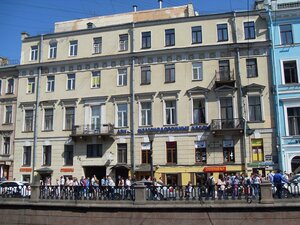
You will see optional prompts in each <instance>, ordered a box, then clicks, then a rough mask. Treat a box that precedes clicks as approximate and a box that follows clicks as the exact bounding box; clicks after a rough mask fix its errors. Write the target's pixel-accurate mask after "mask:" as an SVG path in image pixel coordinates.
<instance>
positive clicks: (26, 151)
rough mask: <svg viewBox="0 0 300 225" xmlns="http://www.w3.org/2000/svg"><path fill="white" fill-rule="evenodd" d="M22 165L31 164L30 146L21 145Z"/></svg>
mask: <svg viewBox="0 0 300 225" xmlns="http://www.w3.org/2000/svg"><path fill="white" fill-rule="evenodd" d="M23 166H31V146H24V147H23Z"/></svg>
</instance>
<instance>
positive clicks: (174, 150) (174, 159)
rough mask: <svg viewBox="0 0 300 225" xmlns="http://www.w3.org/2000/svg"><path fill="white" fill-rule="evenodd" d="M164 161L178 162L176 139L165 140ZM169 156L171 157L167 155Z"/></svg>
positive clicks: (169, 162) (168, 162)
mask: <svg viewBox="0 0 300 225" xmlns="http://www.w3.org/2000/svg"><path fill="white" fill-rule="evenodd" d="M172 143H173V144H174V145H175V147H174V146H168V144H169V145H171V144H172ZM166 154H167V157H166V162H167V164H177V163H178V149H177V141H167V142H166ZM169 156H171V158H170V157H169Z"/></svg>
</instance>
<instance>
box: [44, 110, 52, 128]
mask: <svg viewBox="0 0 300 225" xmlns="http://www.w3.org/2000/svg"><path fill="white" fill-rule="evenodd" d="M44 117H45V118H44V130H46V131H51V130H53V109H45V111H44Z"/></svg>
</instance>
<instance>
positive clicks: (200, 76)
mask: <svg viewBox="0 0 300 225" xmlns="http://www.w3.org/2000/svg"><path fill="white" fill-rule="evenodd" d="M195 70H196V71H197V78H195ZM192 80H193V81H202V80H203V62H192Z"/></svg>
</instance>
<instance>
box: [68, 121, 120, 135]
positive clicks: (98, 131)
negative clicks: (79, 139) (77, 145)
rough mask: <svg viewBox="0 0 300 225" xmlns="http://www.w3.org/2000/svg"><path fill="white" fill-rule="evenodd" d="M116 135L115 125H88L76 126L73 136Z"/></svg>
mask: <svg viewBox="0 0 300 225" xmlns="http://www.w3.org/2000/svg"><path fill="white" fill-rule="evenodd" d="M112 134H114V125H113V124H110V123H108V124H99V125H98V124H97V125H94V124H91V125H90V124H88V125H75V126H73V129H72V135H112Z"/></svg>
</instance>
